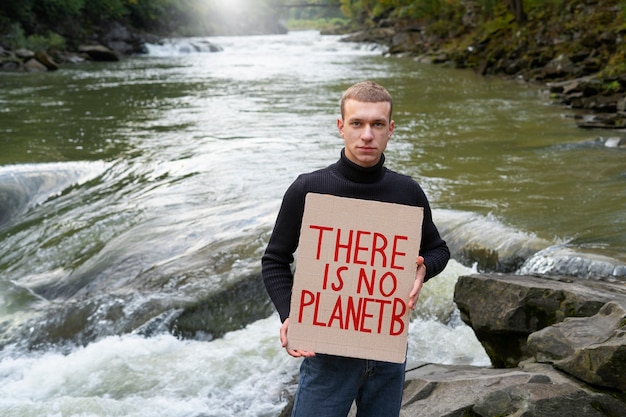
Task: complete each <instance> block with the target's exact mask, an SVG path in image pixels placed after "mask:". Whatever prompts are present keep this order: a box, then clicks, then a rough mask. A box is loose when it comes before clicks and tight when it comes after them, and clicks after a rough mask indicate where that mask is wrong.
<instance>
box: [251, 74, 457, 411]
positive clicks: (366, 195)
mask: <svg viewBox="0 0 626 417" xmlns="http://www.w3.org/2000/svg"><path fill="white" fill-rule="evenodd" d="M392 110H393V100H392V98H391V95H390V94H389V92H388V91H387V90H386V89H385V88H383V87H382V86H380V85H379V84H376V83H374V82H371V81H364V82H360V83H357V84H355V85H353V86H352V87H350V88H349V89H348V90H346V91H345V92H344V94H343V96H342V98H341V118H340V119H338V120H337V128H338V129H339V134H340V135H341V137H342V139H343V141H344V148H343V149H342V151H341V156H340V159H339V160H338V161H337V162H335V163H334V164H332V165H330V166H328V167H326V168H324V169H321V170H318V171H315V172H311V173H308V174H302V175H300V176H299V177H298V178H297V179H296V180H295V181H294V182H293V184H291V186H290V187H289V189H288V190H287V191H286V193H285V196H284V197H283V202H282V205H281V208H280V211H279V213H278V218H277V220H276V224H275V226H274V231H273V232H272V236H271V238H270V241H269V244H268V246H267V249H266V251H265V254H264V255H263V260H262V263H263V280H264V282H265V286H266V288H267V291H268V293H269V295H270V297H271V299H272V301H273V303H274V305H275V307H276V309H277V310H278V313H279V315H280V319H281V321H282V323H283V324H282V326H281V329H280V340H281V343H282V345H283V347H285V348H286V347H287V340H288V337H289V333H288V328H289V309H290V301H291V289H292V286H293V275H292V271H291V264H292V263H293V261H294V253H295V251H296V248H297V246H298V240H299V235H300V226H301V222H302V215H303V213H304V201H305V196H306V194H307V193H310V192H311V193H320V194H331V195H335V196H339V197H351V198H359V199H364V200H376V201H382V202H388V203H397V204H406V205H411V206H418V207H423V208H424V220H423V225H422V242H421V247H420V254H419V256H418V257H417V260H416V261H417V264H418V268H417V274H416V277H415V282H414V285H413V289H412V291H411V292H410V294H407V299H408V305H409V307H410V308H415V304H416V303H417V299H418V297H419V293H420V291H421V288H422V285H423V283H424V282H426V281H427V280H428V279H430V278H432V277H433V276H435V275H437V274H439V273H440V272H441V271H442V270H443V269H444V268H445V266H446V264H447V262H448V260H449V258H450V251H449V250H448V247H447V245H446V242H445V241H444V240H442V239H441V237H440V235H439V231H438V230H437V228H436V227H435V224H434V223H433V220H432V213H431V209H430V205H429V203H428V200H427V198H426V195H425V194H424V191H423V190H422V188H421V187H420V186H419V185H418V184H417V182H415V181H414V180H413V179H411V178H410V177H408V176H405V175H401V174H398V173H396V172H394V171H391V170H389V169H387V168H386V167H384V166H383V164H384V162H385V156H384V154H383V152H384V150H385V148H386V147H387V143H388V142H389V139H390V138H391V134H392V133H393V129H394V121H393V120H392V119H391V113H392ZM287 353H288V354H289V355H291V356H293V357H303V358H304V361H303V362H302V365H301V368H300V379H299V383H298V390H297V392H296V398H295V402H294V406H293V414H292V416H293V417H306V416H311V417H313V416H314V417H334V416H337V417H345V416H346V415H347V414H348V413H349V411H350V408H351V405H352V403H353V401H356V405H357V410H358V411H357V415H358V416H359V417H370V416H371V417H380V416H384V417H392V416H398V415H399V413H400V406H401V402H402V390H403V387H404V372H405V363H403V364H397V363H391V362H381V361H373V360H366V359H354V358H347V357H340V356H332V355H322V354H315V353H314V352H307V351H301V350H292V349H287Z"/></svg>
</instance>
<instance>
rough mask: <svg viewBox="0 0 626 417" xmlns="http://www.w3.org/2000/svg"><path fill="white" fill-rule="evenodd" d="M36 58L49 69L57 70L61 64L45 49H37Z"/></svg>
mask: <svg viewBox="0 0 626 417" xmlns="http://www.w3.org/2000/svg"><path fill="white" fill-rule="evenodd" d="M35 59H36V60H37V61H39V62H41V63H42V64H43V65H44V66H45V67H46V69H47V70H48V71H56V70H58V69H59V64H57V63H56V62H54V60H53V59H52V58H51V57H50V55H48V54H47V53H46V52H45V51H36V52H35Z"/></svg>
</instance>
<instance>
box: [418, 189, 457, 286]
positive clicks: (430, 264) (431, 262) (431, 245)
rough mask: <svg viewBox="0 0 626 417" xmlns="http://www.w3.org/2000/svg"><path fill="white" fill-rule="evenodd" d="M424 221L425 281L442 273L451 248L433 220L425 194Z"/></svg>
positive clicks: (422, 245)
mask: <svg viewBox="0 0 626 417" xmlns="http://www.w3.org/2000/svg"><path fill="white" fill-rule="evenodd" d="M424 201H425V204H424V205H423V207H424V222H423V223H422V243H421V245H420V255H421V256H423V257H424V264H425V265H426V278H425V279H424V282H426V281H428V280H429V279H430V278H432V277H434V276H435V275H438V274H439V273H441V271H443V270H444V268H445V267H446V265H447V264H448V260H450V249H449V248H448V245H447V244H446V242H445V240H443V239H442V238H441V236H440V235H439V230H437V226H435V223H434V222H433V215H432V211H431V209H430V205H429V204H428V200H426V197H425V196H424Z"/></svg>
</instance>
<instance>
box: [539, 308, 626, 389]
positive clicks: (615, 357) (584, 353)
mask: <svg viewBox="0 0 626 417" xmlns="http://www.w3.org/2000/svg"><path fill="white" fill-rule="evenodd" d="M625 306H626V303H625V302H624V300H621V304H620V303H618V302H609V303H607V304H605V305H604V306H603V307H602V308H601V309H600V311H598V313H597V314H595V315H593V316H591V317H581V318H567V319H565V320H563V322H561V323H557V324H554V325H552V326H549V327H546V328H545V329H542V330H540V331H537V332H535V333H532V334H531V335H530V336H529V337H528V346H529V349H530V351H532V352H534V353H535V358H536V360H537V361H538V362H545V363H551V364H554V366H555V367H556V368H557V369H560V370H562V371H564V372H566V373H567V374H569V375H573V376H575V377H576V378H578V379H580V380H582V381H585V382H587V383H588V384H592V385H595V386H601V387H606V388H616V389H618V390H620V391H622V392H626V377H625V376H626V307H625Z"/></svg>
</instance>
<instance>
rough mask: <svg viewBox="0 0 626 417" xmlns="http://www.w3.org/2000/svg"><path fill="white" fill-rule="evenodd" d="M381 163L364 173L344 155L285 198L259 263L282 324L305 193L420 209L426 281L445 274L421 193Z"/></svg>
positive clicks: (441, 244)
mask: <svg viewBox="0 0 626 417" xmlns="http://www.w3.org/2000/svg"><path fill="white" fill-rule="evenodd" d="M384 162H385V156H384V155H382V157H381V159H380V161H379V162H378V164H377V165H375V166H373V167H369V168H364V167H361V166H359V165H357V164H355V163H353V162H352V161H350V160H349V159H348V158H347V157H346V156H345V151H344V150H342V151H341V158H340V159H339V161H337V162H336V163H334V164H332V165H330V166H328V167H326V168H323V169H320V170H318V171H314V172H311V173H308V174H302V175H300V176H299V177H298V178H297V179H296V180H295V181H294V182H293V184H291V186H290V187H289V188H288V189H287V191H286V192H285V196H284V197H283V202H282V205H281V207H280V211H279V212H278V217H277V219H276V224H275V225H274V231H273V232H272V236H271V238H270V241H269V243H268V245H267V249H266V250H265V254H264V255H263V259H262V264H263V267H262V274H263V281H264V283H265V288H266V289H267V292H268V294H269V295H270V298H271V299H272V302H273V303H274V306H275V307H276V309H277V310H278V314H279V315H280V320H281V322H282V321H285V319H286V318H288V317H289V308H290V302H291V288H292V286H293V274H292V270H291V264H292V263H293V261H294V253H295V251H296V249H297V247H298V240H299V239H300V226H301V223H302V215H303V213H304V200H305V196H306V195H307V193H318V194H331V195H334V196H338V197H350V198H360V199H363V200H375V201H382V202H386V203H397V204H405V205H409V206H417V207H423V208H424V221H423V224H422V243H421V246H420V255H421V256H423V257H424V264H425V265H426V280H428V279H430V278H432V277H433V276H435V275H437V274H439V273H440V272H441V271H442V270H443V269H444V268H445V266H446V264H447V263H448V260H449V259H450V251H449V249H448V246H447V245H446V242H445V241H444V240H443V239H441V237H440V236H439V231H438V230H437V227H436V226H435V224H434V223H433V219H432V212H431V210H430V205H429V204H428V199H427V198H426V195H425V194H424V191H423V190H422V188H421V187H420V186H419V184H418V183H417V182H416V181H415V180H413V179H412V178H411V177H409V176H406V175H402V174H398V173H397V172H394V171H391V170H389V169H387V168H386V167H384V166H383V164H384ZM407 297H408V294H407Z"/></svg>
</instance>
